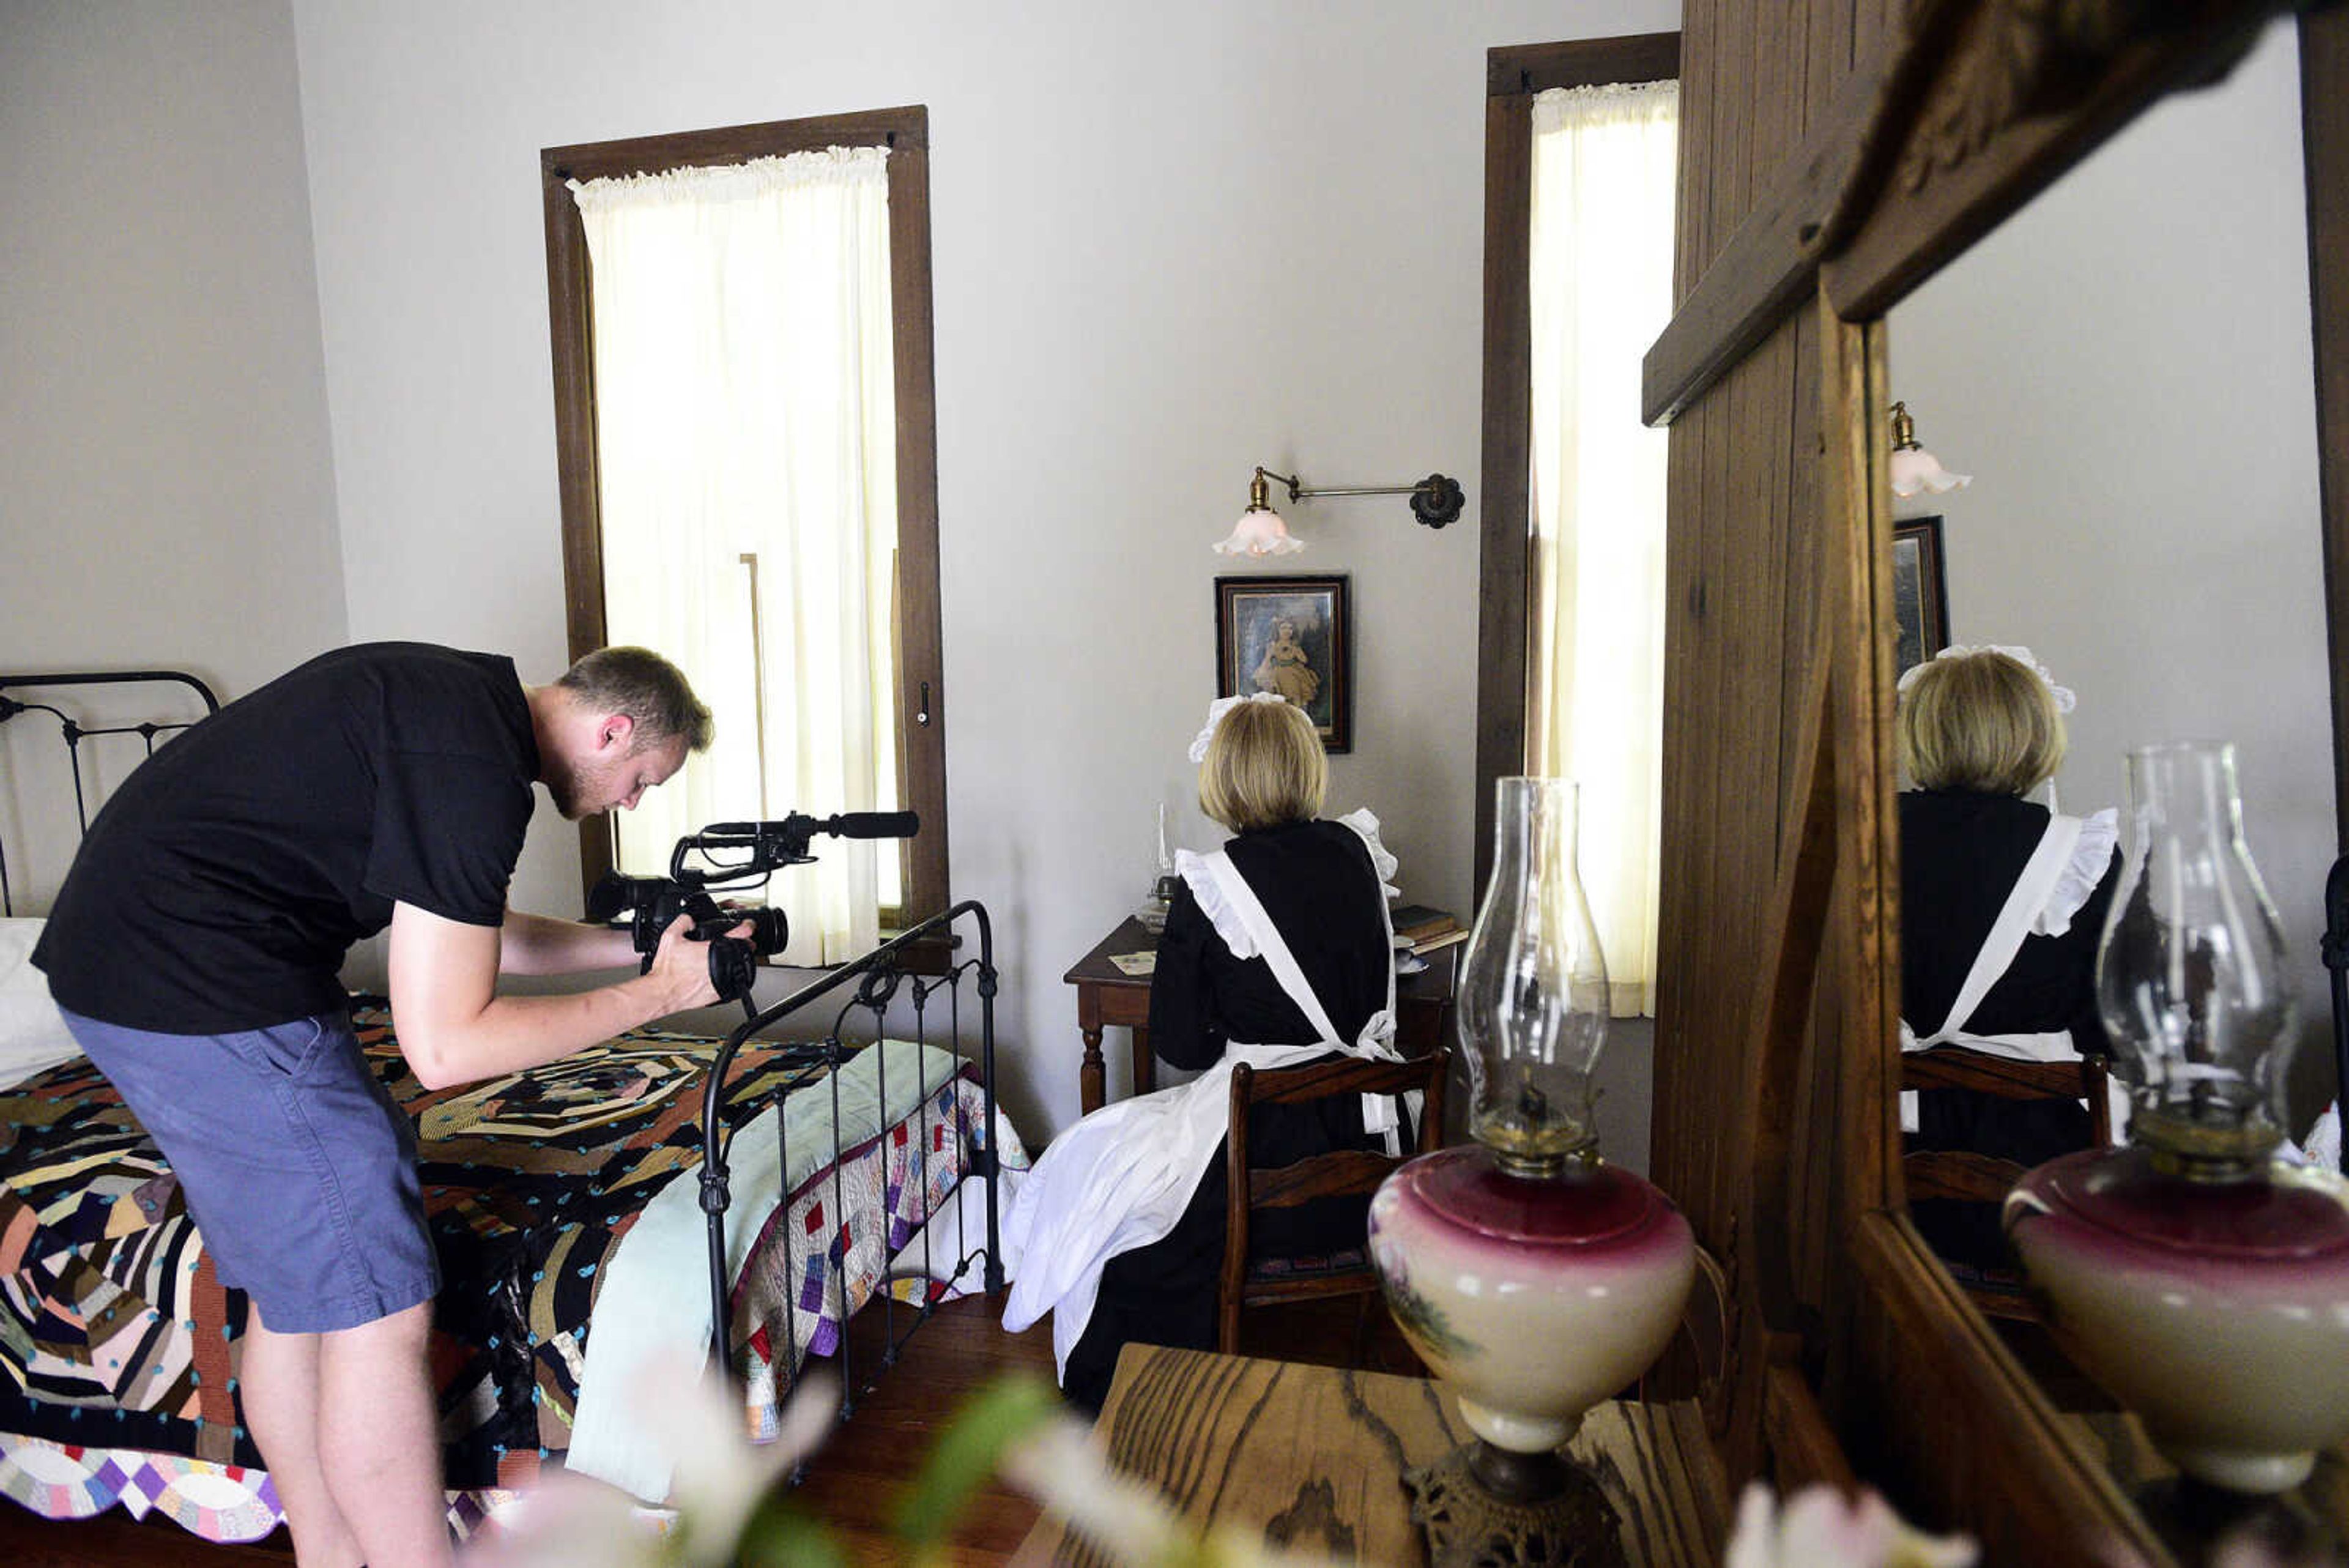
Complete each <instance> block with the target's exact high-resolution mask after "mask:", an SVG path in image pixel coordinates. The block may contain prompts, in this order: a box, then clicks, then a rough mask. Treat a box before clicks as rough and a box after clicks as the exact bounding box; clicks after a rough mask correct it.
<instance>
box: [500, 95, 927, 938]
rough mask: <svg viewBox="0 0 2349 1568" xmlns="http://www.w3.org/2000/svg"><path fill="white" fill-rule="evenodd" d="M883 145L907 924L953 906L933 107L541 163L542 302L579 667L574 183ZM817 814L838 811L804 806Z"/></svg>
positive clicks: (564, 150) (589, 437) (596, 516)
mask: <svg viewBox="0 0 2349 1568" xmlns="http://www.w3.org/2000/svg"><path fill="white" fill-rule="evenodd" d="M874 146H880V147H886V148H887V149H888V150H889V159H888V171H889V289H890V297H891V316H892V317H893V321H894V328H893V331H894V343H895V381H896V388H895V395H896V409H897V594H898V603H897V638H898V653H899V659H898V670H897V675H898V693H897V703H898V723H897V733H898V737H899V742H898V743H899V755H898V763H899V775H898V776H899V777H900V778H902V779H903V780H904V781H905V794H906V805H908V806H909V807H910V808H911V809H912V810H914V811H915V812H916V813H918V814H919V815H920V816H921V819H922V829H921V832H920V833H919V834H917V835H916V836H915V837H914V838H913V839H912V840H911V841H910V843H909V844H908V846H907V854H906V881H905V905H904V907H903V909H902V910H901V912H900V913H901V919H902V921H903V923H904V924H905V925H911V924H913V923H914V922H915V921H916V920H918V919H923V918H925V917H926V916H929V915H933V914H936V913H937V912H939V911H940V910H943V909H946V908H947V902H948V896H947V763H946V718H945V697H946V680H945V676H944V672H943V670H942V668H941V666H942V658H941V652H940V648H941V638H940V635H939V615H938V462H937V392H936V374H935V369H934V345H933V334H932V327H931V314H930V173H929V171H930V163H929V111H928V110H927V109H925V108H923V107H922V106H920V105H911V106H907V107H904V108H898V109H874V110H872V111H870V112H865V113H856V114H839V115H825V116H821V117H817V118H813V119H785V120H776V121H772V122H770V123H768V124H764V125H738V126H728V127H725V128H722V129H719V130H689V131H682V132H678V133H676V134H673V135H667V136H647V137H639V138H635V139H632V140H625V141H598V142H589V143H585V144H582V145H580V146H576V147H551V148H548V149H546V150H545V151H543V152H542V153H540V154H539V184H540V191H541V194H542V198H543V203H544V209H545V220H546V293H547V307H548V313H549V316H550V318H551V329H552V336H553V343H554V431H555V449H556V458H557V462H558V465H559V468H560V472H561V480H562V505H563V578H564V598H565V604H566V610H567V614H568V618H569V623H570V634H571V656H572V657H573V658H574V659H576V658H578V657H580V656H581V655H583V654H585V653H589V652H592V651H594V650H595V649H598V648H601V647H603V646H604V643H605V640H606V639H605V624H604V556H603V523H602V517H601V514H600V508H599V499H598V485H597V483H596V459H595V352H594V345H595V324H594V321H593V320H592V318H591V312H590V304H591V296H590V293H589V288H588V258H587V234H586V230H585V226H584V225H583V224H582V223H581V222H580V217H579V207H578V203H577V202H574V201H573V200H572V196H571V192H570V189H569V182H571V181H573V180H594V179H599V178H608V177H616V176H622V175H628V174H636V173H644V172H649V171H657V170H664V169H679V168H688V167H706V166H710V165H722V164H729V163H745V162H748V161H750V160H752V159H754V158H774V157H781V156H784V155H786V154H789V153H792V152H804V151H812V150H814V149H819V148H825V147H874ZM802 805H803V808H804V809H806V810H808V811H810V812H812V813H828V810H829V809H830V808H829V806H828V804H827V803H825V802H821V801H810V802H805V803H802ZM612 857H613V833H612V823H611V819H610V818H609V817H598V818H595V819H593V820H591V821H588V822H584V823H582V824H581V825H580V830H579V865H580V874H581V877H582V886H583V888H584V887H587V886H592V885H593V884H594V883H595V879H596V878H597V877H601V876H602V875H603V874H604V873H605V871H607V870H609V869H610V868H611V866H612Z"/></svg>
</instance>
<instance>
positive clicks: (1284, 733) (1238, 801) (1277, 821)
mask: <svg viewBox="0 0 2349 1568" xmlns="http://www.w3.org/2000/svg"><path fill="white" fill-rule="evenodd" d="M1329 787H1330V761H1329V758H1328V757H1327V756H1326V755H1324V754H1323V753H1322V750H1321V734H1320V732H1319V731H1318V730H1316V729H1314V727H1313V720H1312V718H1311V716H1310V715H1309V714H1308V713H1307V712H1306V711H1305V710H1304V709H1302V708H1299V707H1298V706H1297V705H1296V704H1295V703H1293V702H1242V703H1240V704H1239V705H1238V706H1237V707H1235V708H1234V709H1233V710H1232V711H1230V712H1228V713H1226V714H1225V715H1224V717H1223V719H1222V721H1221V722H1219V723H1217V724H1216V732H1215V734H1214V736H1213V737H1212V738H1210V739H1209V740H1208V742H1207V754H1206V757H1205V758H1204V759H1202V760H1201V762H1200V763H1199V809H1200V810H1201V811H1204V812H1206V814H1207V815H1209V816H1212V817H1214V818H1215V819H1216V821H1217V822H1220V823H1222V824H1223V825H1224V826H1226V827H1228V828H1230V829H1231V830H1232V831H1233V832H1235V833H1245V832H1247V831H1248V830H1249V829H1251V828H1259V827H1280V826H1286V825H1287V824H1289V823H1292V822H1309V821H1311V820H1312V819H1313V818H1314V817H1316V816H1319V815H1320V813H1321V797H1322V795H1323V794H1324V793H1325V792H1326V791H1327V790H1328V789H1329Z"/></svg>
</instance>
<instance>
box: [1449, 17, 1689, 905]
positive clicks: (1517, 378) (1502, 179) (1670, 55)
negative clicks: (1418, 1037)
mask: <svg viewBox="0 0 2349 1568" xmlns="http://www.w3.org/2000/svg"><path fill="white" fill-rule="evenodd" d="M1680 71H1681V36H1680V35H1679V34H1678V33H1640V34H1634V35H1631V36H1626V37H1619V38H1578V39H1571V40H1568V41H1567V42H1564V43H1557V44H1525V45H1516V46H1511V47H1504V48H1495V49H1491V50H1487V51H1486V53H1485V459H1484V461H1485V474H1484V496H1485V499H1484V504H1483V508H1482V527H1483V535H1484V536H1483V540H1482V551H1481V566H1480V569H1479V576H1480V579H1481V580H1480V582H1479V588H1480V590H1481V591H1480V594H1479V601H1478V602H1479V604H1480V606H1481V608H1480V610H1479V612H1478V616H1477V626H1476V846H1475V865H1476V882H1475V887H1476V901H1477V902H1478V903H1479V904H1482V903H1483V902H1484V897H1485V879H1486V878H1487V877H1489V876H1490V875H1491V874H1492V869H1493V784H1494V781H1495V780H1496V779H1502V778H1506V777H1507V776H1509V775H1510V774H1519V773H1523V772H1524V771H1525V766H1526V658H1527V647H1528V644H1529V642H1530V634H1531V631H1532V624H1531V620H1532V615H1533V601H1532V592H1533V573H1532V557H1533V497H1532V494H1531V493H1530V492H1531V476H1530V472H1529V471H1530V464H1531V462H1532V454H1533V409H1532V397H1533V322H1532V317H1531V310H1532V288H1531V285H1530V282H1529V279H1528V268H1529V267H1530V265H1531V250H1532V239H1533V142H1534V135H1533V100H1534V95H1535V94H1537V93H1541V92H1547V91H1548V90H1549V89H1550V88H1578V87H1603V86H1606V85H1607V84H1609V83H1610V82H1657V81H1672V80H1676V79H1677V78H1679V76H1680Z"/></svg>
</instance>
